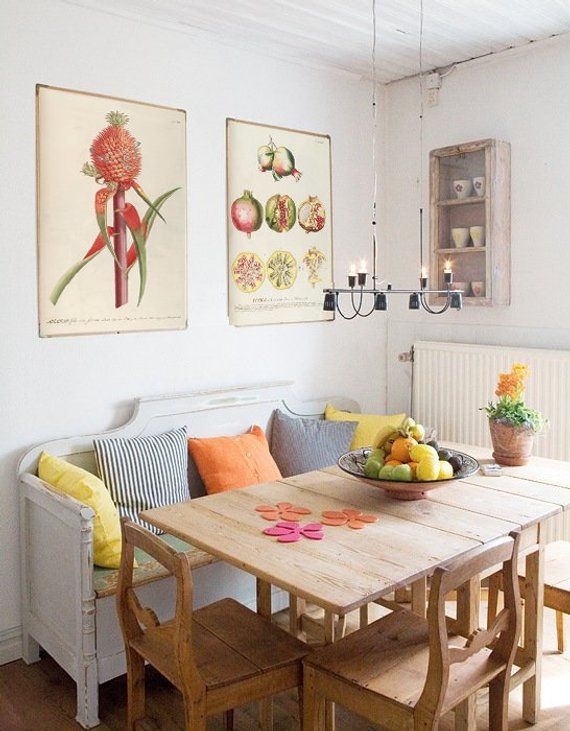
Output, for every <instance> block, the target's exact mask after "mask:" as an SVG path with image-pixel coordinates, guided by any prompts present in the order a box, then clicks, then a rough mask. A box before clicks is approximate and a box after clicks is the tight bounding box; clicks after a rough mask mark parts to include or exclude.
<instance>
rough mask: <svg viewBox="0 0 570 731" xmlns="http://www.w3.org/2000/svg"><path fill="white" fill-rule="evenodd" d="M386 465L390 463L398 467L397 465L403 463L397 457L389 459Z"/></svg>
mask: <svg viewBox="0 0 570 731" xmlns="http://www.w3.org/2000/svg"><path fill="white" fill-rule="evenodd" d="M384 464H385V465H390V467H396V465H399V464H402V463H401V462H400V461H399V460H397V459H389V460H388V461H387V462H384Z"/></svg>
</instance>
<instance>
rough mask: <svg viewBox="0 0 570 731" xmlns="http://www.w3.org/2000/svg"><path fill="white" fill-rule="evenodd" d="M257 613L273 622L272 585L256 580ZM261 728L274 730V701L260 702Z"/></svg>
mask: <svg viewBox="0 0 570 731" xmlns="http://www.w3.org/2000/svg"><path fill="white" fill-rule="evenodd" d="M255 581H256V595H257V613H258V614H259V615H260V616H261V617H266V618H267V619H269V620H270V621H271V616H272V611H271V584H268V583H267V581H263V580H262V579H256V580H255ZM259 728H260V729H261V731H271V729H272V728H273V700H272V699H271V698H262V699H261V700H260V701H259Z"/></svg>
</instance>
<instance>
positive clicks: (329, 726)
mask: <svg viewBox="0 0 570 731" xmlns="http://www.w3.org/2000/svg"><path fill="white" fill-rule="evenodd" d="M335 619H336V617H335V615H334V614H332V612H327V611H325V618H324V623H325V645H331V644H332V643H333V642H334V640H335ZM334 716H335V711H334V703H332V702H331V701H326V703H325V731H334V730H335V717H334Z"/></svg>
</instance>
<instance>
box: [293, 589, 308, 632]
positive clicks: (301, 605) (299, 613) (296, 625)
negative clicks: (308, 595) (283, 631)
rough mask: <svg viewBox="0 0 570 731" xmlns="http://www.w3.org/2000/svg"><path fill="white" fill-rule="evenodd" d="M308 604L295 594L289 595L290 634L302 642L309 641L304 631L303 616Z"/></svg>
mask: <svg viewBox="0 0 570 731" xmlns="http://www.w3.org/2000/svg"><path fill="white" fill-rule="evenodd" d="M305 609H306V602H305V600H304V599H300V598H299V597H298V596H295V595H294V594H289V632H290V633H291V634H292V635H293V637H297V638H298V639H299V640H301V641H302V642H306V641H307V635H306V633H305V632H304V631H303V614H304V613H305Z"/></svg>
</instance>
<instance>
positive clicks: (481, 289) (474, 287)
mask: <svg viewBox="0 0 570 731" xmlns="http://www.w3.org/2000/svg"><path fill="white" fill-rule="evenodd" d="M471 291H472V292H473V296H474V297H484V296H485V282H471Z"/></svg>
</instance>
